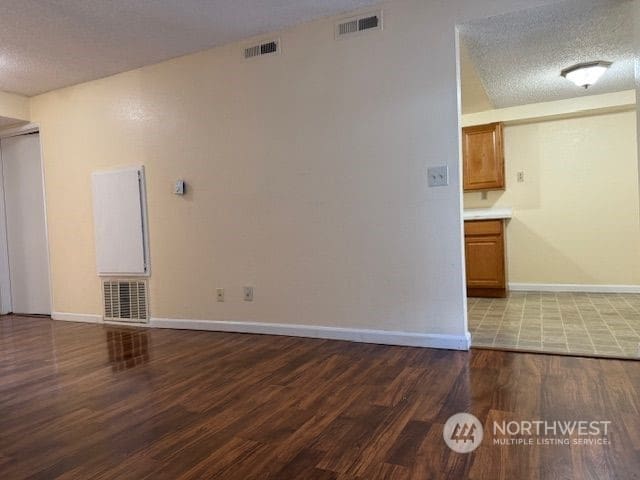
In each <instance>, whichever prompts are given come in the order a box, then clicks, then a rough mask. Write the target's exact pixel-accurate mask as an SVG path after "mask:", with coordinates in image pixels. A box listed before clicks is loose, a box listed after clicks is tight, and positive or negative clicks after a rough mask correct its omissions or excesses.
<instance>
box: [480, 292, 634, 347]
mask: <svg viewBox="0 0 640 480" xmlns="http://www.w3.org/2000/svg"><path fill="white" fill-rule="evenodd" d="M468 309H469V330H470V331H471V344H472V346H474V347H491V348H498V349H499V348H505V349H514V350H530V351H541V352H548V353H563V354H576V355H593V356H605V357H633V358H640V294H601V293H546V292H512V293H511V294H510V295H509V297H508V298H502V299H490V298H469V300H468Z"/></svg>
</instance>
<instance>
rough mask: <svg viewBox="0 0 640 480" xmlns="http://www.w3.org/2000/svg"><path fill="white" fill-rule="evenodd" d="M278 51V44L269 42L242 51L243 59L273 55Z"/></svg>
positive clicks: (272, 41) (276, 41)
mask: <svg viewBox="0 0 640 480" xmlns="http://www.w3.org/2000/svg"><path fill="white" fill-rule="evenodd" d="M279 51H280V42H279V41H278V40H271V41H269V42H264V43H260V44H258V45H252V46H250V47H247V48H245V49H244V58H254V57H260V56H262V55H273V54H274V53H278V52H279Z"/></svg>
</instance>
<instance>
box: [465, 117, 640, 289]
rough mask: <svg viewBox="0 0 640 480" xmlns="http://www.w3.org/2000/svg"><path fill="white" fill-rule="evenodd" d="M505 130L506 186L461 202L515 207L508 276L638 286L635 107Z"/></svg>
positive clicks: (523, 279) (639, 233)
mask: <svg viewBox="0 0 640 480" xmlns="http://www.w3.org/2000/svg"><path fill="white" fill-rule="evenodd" d="M504 136H505V162H506V176H507V189H506V191H505V192H490V193H489V198H488V199H487V200H481V198H480V194H479V193H467V194H465V195H464V204H465V208H478V207H488V206H493V205H495V206H511V207H513V209H514V218H513V219H512V220H510V222H509V224H508V227H507V242H508V261H509V280H510V281H511V282H515V283H561V284H604V285H607V284H609V285H639V284H640V213H639V208H638V203H639V193H638V158H637V143H636V115H635V112H634V111H628V112H623V113H611V114H604V115H595V116H587V117H579V118H573V119H564V120H555V121H545V122H538V123H531V124H526V125H516V126H507V127H505V131H504ZM518 171H524V172H525V182H524V183H518V182H517V180H516V175H517V172H518Z"/></svg>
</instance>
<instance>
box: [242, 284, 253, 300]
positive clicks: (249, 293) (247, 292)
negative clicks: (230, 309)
mask: <svg viewBox="0 0 640 480" xmlns="http://www.w3.org/2000/svg"><path fill="white" fill-rule="evenodd" d="M244 301H245V302H253V287H244Z"/></svg>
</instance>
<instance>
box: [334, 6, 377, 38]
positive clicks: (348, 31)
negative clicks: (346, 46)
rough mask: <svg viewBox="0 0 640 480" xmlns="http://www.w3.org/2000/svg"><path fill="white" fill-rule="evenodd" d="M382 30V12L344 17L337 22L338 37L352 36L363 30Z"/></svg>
mask: <svg viewBox="0 0 640 480" xmlns="http://www.w3.org/2000/svg"><path fill="white" fill-rule="evenodd" d="M373 30H382V12H381V11H380V12H377V13H367V14H364V15H360V16H357V17H350V18H343V19H342V20H340V21H339V22H338V23H336V39H340V38H346V37H351V36H353V35H357V34H359V33H362V32H367V31H373Z"/></svg>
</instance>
